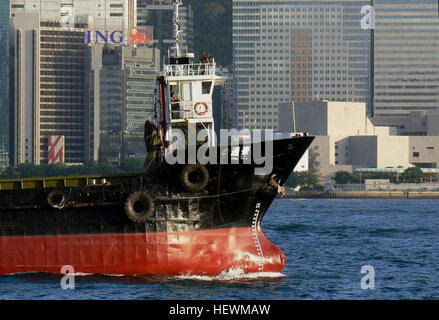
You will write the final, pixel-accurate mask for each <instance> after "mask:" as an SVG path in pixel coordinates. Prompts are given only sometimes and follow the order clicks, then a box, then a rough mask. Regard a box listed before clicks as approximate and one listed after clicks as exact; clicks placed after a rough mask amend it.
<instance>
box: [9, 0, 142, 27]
mask: <svg viewBox="0 0 439 320" xmlns="http://www.w3.org/2000/svg"><path fill="white" fill-rule="evenodd" d="M136 7H137V0H92V1H91V0H11V15H12V17H14V16H15V13H17V12H32V11H37V12H39V14H40V19H41V21H57V22H63V23H65V24H67V25H69V26H71V27H74V24H75V23H79V24H87V25H89V27H90V28H91V29H99V30H102V31H105V30H108V31H110V30H111V31H113V30H123V31H126V30H128V29H130V28H131V27H134V26H135V24H136V19H137V16H136Z"/></svg>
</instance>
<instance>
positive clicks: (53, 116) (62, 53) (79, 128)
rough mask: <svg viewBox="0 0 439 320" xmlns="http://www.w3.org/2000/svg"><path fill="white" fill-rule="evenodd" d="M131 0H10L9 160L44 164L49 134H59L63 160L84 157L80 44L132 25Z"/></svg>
mask: <svg viewBox="0 0 439 320" xmlns="http://www.w3.org/2000/svg"><path fill="white" fill-rule="evenodd" d="M135 5H136V1H135V0H129V1H122V0H120V1H110V0H96V1H88V0H71V1H63V0H51V1H39V0H38V1H37V0H12V3H11V9H12V12H11V15H12V22H13V28H14V34H15V39H14V44H15V45H14V50H15V72H14V73H15V79H16V81H15V83H16V87H15V110H16V111H15V121H14V123H15V145H16V150H15V163H16V164H19V163H23V162H30V163H35V164H40V163H47V162H48V161H49V159H48V153H49V151H48V150H49V138H50V136H64V137H65V161H66V162H67V163H84V162H86V160H87V157H86V153H87V145H88V143H87V142H86V139H87V135H86V132H87V123H86V119H87V110H86V107H87V104H86V101H85V99H86V94H87V90H86V70H85V56H86V49H87V44H86V43H85V40H86V35H87V31H88V30H90V29H92V30H99V31H100V32H101V33H102V34H106V33H107V32H110V33H111V32H112V31H117V30H120V31H126V30H128V29H129V28H130V27H131V26H135V7H136V6H135Z"/></svg>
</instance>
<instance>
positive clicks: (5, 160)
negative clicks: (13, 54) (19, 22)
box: [0, 0, 10, 172]
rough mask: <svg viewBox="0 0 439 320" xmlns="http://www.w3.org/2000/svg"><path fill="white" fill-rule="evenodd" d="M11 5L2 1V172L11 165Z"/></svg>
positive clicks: (0, 44)
mask: <svg viewBox="0 0 439 320" xmlns="http://www.w3.org/2000/svg"><path fill="white" fill-rule="evenodd" d="M9 7H10V6H9V0H3V1H0V172H1V171H2V170H4V169H5V168H6V167H8V165H9V109H10V106H9V23H10V19H9V17H10V13H9Z"/></svg>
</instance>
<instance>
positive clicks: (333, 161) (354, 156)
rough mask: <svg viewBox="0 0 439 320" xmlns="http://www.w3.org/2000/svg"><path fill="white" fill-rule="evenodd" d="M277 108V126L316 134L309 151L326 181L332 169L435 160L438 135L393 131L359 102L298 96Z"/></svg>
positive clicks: (431, 162)
mask: <svg viewBox="0 0 439 320" xmlns="http://www.w3.org/2000/svg"><path fill="white" fill-rule="evenodd" d="M279 110H281V111H282V114H281V115H280V116H279V124H280V125H281V127H280V131H282V132H291V131H296V132H308V133H310V134H311V135H316V139H315V141H314V142H313V144H312V145H311V147H310V152H314V153H315V154H317V160H318V162H319V163H320V165H319V166H320V167H319V169H320V173H321V174H322V176H323V179H324V182H325V183H327V182H329V181H330V180H331V178H332V177H333V175H334V174H335V172H337V171H351V172H352V171H353V169H356V168H381V169H383V168H388V167H393V168H397V167H402V168H408V167H411V166H422V167H424V166H425V167H427V168H431V167H434V166H435V165H436V164H437V163H439V155H438V153H437V152H436V149H437V147H436V146H437V145H438V143H439V137H408V136H397V135H396V130H394V128H391V127H381V126H375V125H373V124H372V122H371V121H370V119H369V118H368V117H367V113H366V105H365V104H364V103H354V102H328V101H321V102H298V103H296V104H295V105H294V109H293V105H292V104H280V105H279ZM293 110H294V111H293ZM294 122H295V124H296V129H295V130H294ZM395 129H396V128H395Z"/></svg>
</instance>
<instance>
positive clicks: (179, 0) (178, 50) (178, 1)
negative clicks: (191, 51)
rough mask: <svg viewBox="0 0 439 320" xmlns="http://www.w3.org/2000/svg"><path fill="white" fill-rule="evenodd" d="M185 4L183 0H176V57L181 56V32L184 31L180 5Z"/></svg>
mask: <svg viewBox="0 0 439 320" xmlns="http://www.w3.org/2000/svg"><path fill="white" fill-rule="evenodd" d="M182 5H183V0H174V40H175V46H174V54H175V58H179V57H181V48H180V34H181V33H182V32H183V29H182V27H181V23H180V7H181V6H182Z"/></svg>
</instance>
